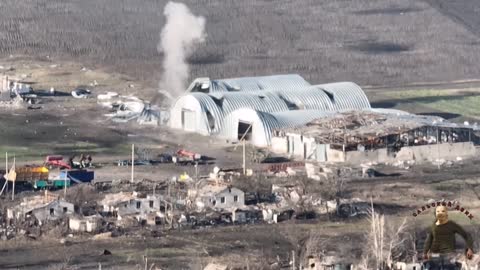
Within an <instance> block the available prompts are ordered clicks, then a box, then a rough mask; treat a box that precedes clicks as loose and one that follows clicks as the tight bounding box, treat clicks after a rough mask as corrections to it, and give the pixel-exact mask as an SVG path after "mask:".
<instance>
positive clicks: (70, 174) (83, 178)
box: [60, 170, 95, 183]
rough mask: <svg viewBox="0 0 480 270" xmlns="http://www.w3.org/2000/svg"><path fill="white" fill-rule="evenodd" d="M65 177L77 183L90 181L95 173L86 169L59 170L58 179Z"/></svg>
mask: <svg viewBox="0 0 480 270" xmlns="http://www.w3.org/2000/svg"><path fill="white" fill-rule="evenodd" d="M65 177H67V178H68V179H70V180H72V181H73V182H77V183H78V182H82V183H90V182H92V180H93V179H94V178H95V174H94V172H93V171H87V170H72V171H61V172H60V179H65Z"/></svg>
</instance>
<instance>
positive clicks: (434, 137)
mask: <svg viewBox="0 0 480 270" xmlns="http://www.w3.org/2000/svg"><path fill="white" fill-rule="evenodd" d="M474 129H475V128H474V127H472V126H466V125H461V124H455V123H450V122H447V121H445V120H444V119H443V118H441V117H436V116H426V115H413V114H406V113H401V112H396V111H394V110H393V111H392V110H386V111H385V110H378V109H376V110H375V109H373V110H360V111H347V112H341V113H336V114H331V115H326V116H324V117H321V118H317V119H315V120H313V121H311V122H309V123H307V124H306V125H303V126H297V127H293V128H283V129H277V130H275V132H274V133H275V135H277V136H284V135H285V134H287V133H295V134H301V135H302V136H305V137H310V138H314V139H315V141H316V142H317V143H324V144H331V145H335V144H337V145H342V146H344V147H347V148H348V147H350V146H352V147H354V148H356V147H357V146H358V145H373V144H378V145H383V146H385V145H387V144H393V143H394V142H395V140H396V139H400V138H402V139H405V140H407V141H408V140H409V138H414V139H411V142H410V143H416V144H417V143H418V144H421V143H422V142H421V141H422V140H424V141H425V142H427V141H431V142H434V143H437V142H459V141H471V139H472V138H471V136H472V131H474ZM410 133H412V134H410ZM393 137H395V138H396V139H395V138H393ZM403 137H404V138H403ZM390 139H392V141H393V142H390ZM414 140H417V141H416V142H414ZM431 142H428V143H431Z"/></svg>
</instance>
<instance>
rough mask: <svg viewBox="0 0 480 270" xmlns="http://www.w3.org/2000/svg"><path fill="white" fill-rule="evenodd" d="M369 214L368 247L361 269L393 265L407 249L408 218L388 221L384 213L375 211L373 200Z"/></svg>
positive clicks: (363, 256) (382, 267) (383, 267)
mask: <svg viewBox="0 0 480 270" xmlns="http://www.w3.org/2000/svg"><path fill="white" fill-rule="evenodd" d="M371 205H372V206H371V210H370V214H369V220H370V229H369V230H368V232H367V233H366V240H367V241H366V247H365V248H364V250H365V252H364V254H363V255H362V261H361V262H360V265H359V267H360V269H365V270H367V269H378V270H380V269H385V268H386V266H391V265H392V264H393V262H394V260H397V259H398V258H399V254H402V253H403V252H404V250H405V247H406V245H405V243H406V241H407V240H408V239H409V238H406V237H405V232H406V231H407V219H406V218H405V219H403V221H402V223H401V224H399V225H396V224H395V223H393V222H387V221H386V219H385V216H384V215H381V214H378V213H376V212H375V209H374V207H373V201H372V203H371Z"/></svg>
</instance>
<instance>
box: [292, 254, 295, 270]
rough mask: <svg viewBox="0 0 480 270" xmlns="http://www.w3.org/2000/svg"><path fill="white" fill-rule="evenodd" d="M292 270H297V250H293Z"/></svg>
mask: <svg viewBox="0 0 480 270" xmlns="http://www.w3.org/2000/svg"><path fill="white" fill-rule="evenodd" d="M292 270H295V250H292Z"/></svg>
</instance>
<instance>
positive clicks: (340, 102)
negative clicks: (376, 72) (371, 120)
mask: <svg viewBox="0 0 480 270" xmlns="http://www.w3.org/2000/svg"><path fill="white" fill-rule="evenodd" d="M243 85H244V86H245V87H246V85H247V84H246V83H244V84H243ZM246 89H252V88H246ZM238 109H253V110H256V111H259V112H267V113H277V112H286V111H299V110H318V111H341V110H350V109H370V103H369V101H368V99H367V96H366V95H365V93H364V92H363V90H362V89H361V88H360V87H359V86H358V85H356V84H355V83H352V82H340V83H330V84H322V85H316V86H308V87H305V88H295V89H286V88H278V89H271V90H261V91H249V90H247V91H217V92H213V93H208V94H207V93H201V92H193V93H188V94H186V95H184V96H182V97H180V98H178V99H177V100H176V102H175V103H174V105H173V106H172V108H171V110H170V127H172V128H176V129H183V130H185V131H191V132H196V133H200V134H202V135H212V134H221V133H222V132H223V128H224V127H223V125H224V124H225V123H227V122H228V121H225V117H226V116H227V115H229V114H230V113H232V112H234V111H236V110H238ZM292 115H293V114H292Z"/></svg>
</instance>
